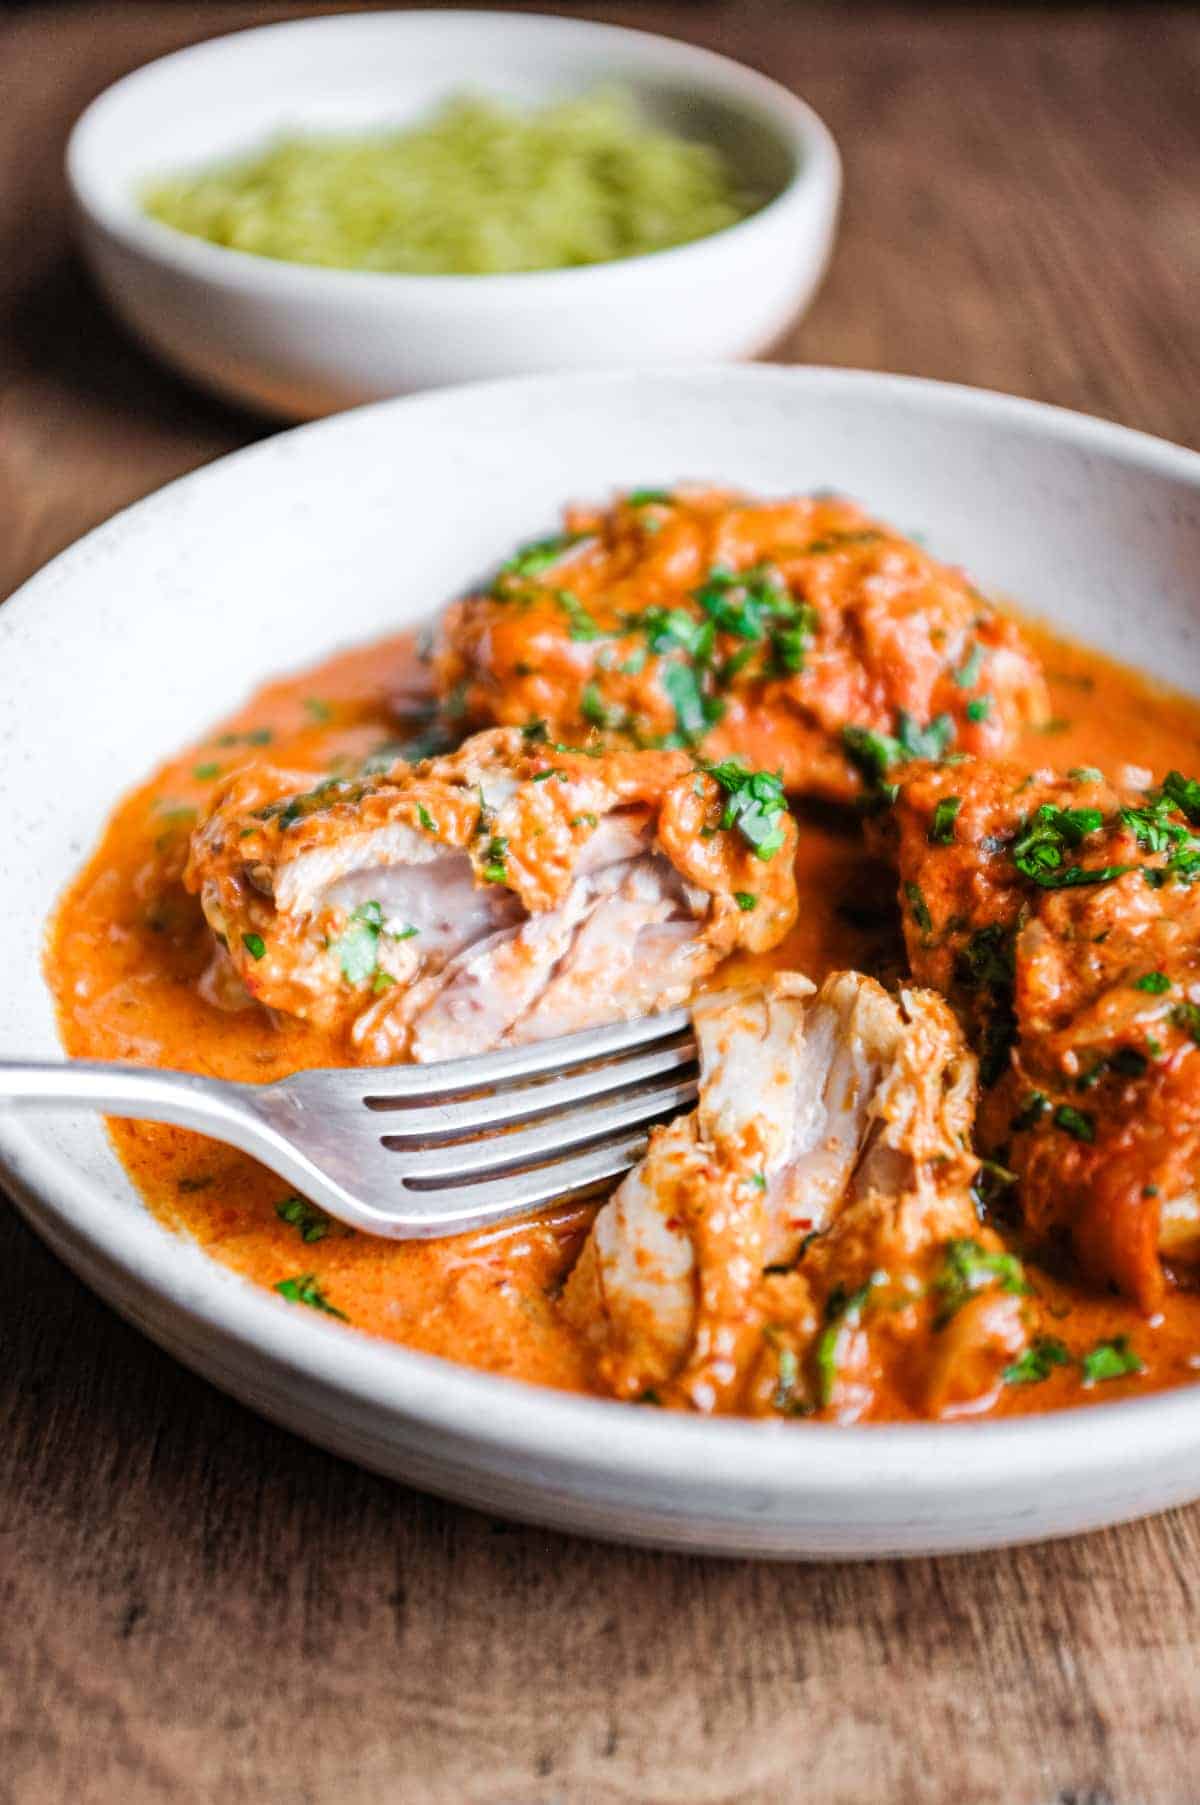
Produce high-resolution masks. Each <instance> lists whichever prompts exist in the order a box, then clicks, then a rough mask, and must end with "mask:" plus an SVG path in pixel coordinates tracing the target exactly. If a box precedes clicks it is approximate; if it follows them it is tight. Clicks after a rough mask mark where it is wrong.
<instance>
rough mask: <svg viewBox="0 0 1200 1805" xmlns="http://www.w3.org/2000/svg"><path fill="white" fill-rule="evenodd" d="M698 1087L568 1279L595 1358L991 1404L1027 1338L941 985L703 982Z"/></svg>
mask: <svg viewBox="0 0 1200 1805" xmlns="http://www.w3.org/2000/svg"><path fill="white" fill-rule="evenodd" d="M694 1014H695V1020H696V1027H697V1033H698V1037H699V1042H700V1048H701V1059H702V1065H701V1088H700V1102H699V1107H698V1108H697V1110H696V1111H695V1113H694V1114H693V1115H691V1116H688V1117H686V1118H682V1119H677V1120H676V1121H674V1122H672V1123H671V1124H670V1125H669V1126H668V1127H666V1128H663V1129H660V1130H658V1131H657V1132H656V1133H655V1135H654V1137H653V1139H652V1142H651V1146H650V1150H649V1152H648V1154H647V1156H646V1158H645V1159H644V1160H643V1162H642V1163H641V1165H640V1166H638V1167H637V1168H636V1169H635V1170H634V1171H632V1172H631V1173H630V1174H629V1176H628V1177H627V1178H626V1179H625V1180H624V1182H623V1183H622V1185H621V1186H620V1188H619V1189H618V1191H617V1192H616V1194H615V1196H614V1197H613V1198H612V1200H611V1201H610V1202H609V1203H608V1204H607V1205H606V1206H605V1208H604V1209H602V1210H601V1212H600V1214H599V1216H598V1217H597V1219H596V1223H595V1226H594V1228H593V1230H592V1233H591V1236H590V1238H589V1240H588V1242H587V1244H586V1246H585V1248H584V1250H583V1254H582V1255H581V1257H580V1260H579V1263H578V1265H577V1266H576V1268H575V1271H574V1273H573V1275H572V1277H571V1280H570V1282H569V1284H568V1287H567V1293H566V1308H567V1311H568V1314H569V1316H570V1318H571V1320H572V1322H573V1323H574V1324H575V1325H576V1327H577V1328H578V1329H579V1331H580V1332H581V1333H582V1334H583V1335H584V1337H585V1338H586V1340H587V1342H588V1344H589V1346H590V1347H591V1349H592V1352H593V1357H594V1359H595V1363H596V1371H597V1374H598V1377H599V1379H600V1382H601V1383H602V1384H603V1385H604V1386H605V1387H606V1388H607V1389H608V1390H610V1391H611V1392H612V1393H613V1394H614V1395H616V1396H617V1397H624V1398H629V1399H636V1398H641V1399H643V1400H645V1399H646V1398H647V1396H649V1398H650V1400H651V1401H657V1402H674V1403H683V1404H686V1405H687V1406H689V1407H691V1408H693V1409H699V1410H704V1411H713V1410H740V1411H743V1412H750V1413H752V1414H756V1415H770V1414H780V1415H784V1416H809V1415H814V1414H822V1413H824V1414H828V1415H830V1416H832V1417H833V1418H835V1419H838V1420H846V1421H849V1420H854V1419H856V1418H859V1417H863V1416H869V1415H870V1413H871V1410H872V1407H873V1405H874V1403H875V1401H876V1398H877V1394H878V1393H879V1392H880V1390H881V1389H883V1388H884V1387H886V1388H887V1389H888V1390H889V1392H894V1391H896V1390H899V1391H900V1392H901V1393H902V1394H903V1393H907V1394H909V1397H910V1404H911V1407H912V1408H913V1410H914V1411H915V1412H916V1413H919V1414H927V1415H934V1416H945V1415H954V1414H960V1413H963V1412H967V1411H971V1410H975V1409H983V1408H986V1407H987V1404H988V1403H989V1402H990V1401H991V1399H993V1398H994V1397H995V1395H996V1392H997V1390H998V1389H999V1387H1000V1385H1001V1383H1002V1378H1003V1373H1004V1371H1005V1369H1006V1368H1008V1367H1009V1366H1010V1365H1011V1364H1012V1363H1013V1362H1014V1361H1015V1360H1016V1359H1018V1358H1019V1356H1020V1355H1021V1353H1022V1352H1023V1350H1024V1349H1025V1346H1026V1343H1027V1339H1028V1336H1029V1330H1030V1324H1031V1321H1032V1310H1031V1306H1030V1301H1029V1298H1028V1295H1027V1288H1026V1285H1025V1282H1024V1278H1023V1275H1022V1272H1021V1267H1020V1263H1019V1261H1017V1260H1016V1259H1015V1258H1014V1257H1013V1256H1012V1255H1011V1254H1008V1253H1006V1252H1005V1250H1004V1248H1003V1246H1002V1244H1001V1243H1000V1241H999V1240H998V1239H997V1238H996V1237H995V1236H993V1235H992V1234H991V1233H990V1232H989V1231H988V1230H986V1229H982V1228H981V1227H980V1225H979V1220H978V1216H977V1213H976V1207H975V1202H974V1198H973V1195H972V1183H973V1180H974V1179H975V1176H976V1173H977V1170H978V1164H979V1162H978V1161H977V1160H976V1158H975V1157H974V1155H973V1154H972V1153H971V1151H970V1142H971V1130H972V1124H973V1117H974V1110H975V1079H976V1066H975V1061H974V1059H973V1058H972V1056H971V1054H970V1053H969V1052H968V1050H967V1047H966V1044H965V1041H964V1039H963V1036H962V1032H961V1030H960V1028H959V1027H958V1025H957V1023H956V1022H955V1020H954V1017H953V1015H952V1014H951V1012H950V1010H949V1009H948V1008H947V1007H946V1005H945V1003H944V1002H943V1001H942V1000H941V998H940V997H937V996H935V995H933V994H932V993H930V992H928V991H919V990H905V991H902V992H901V994H900V995H899V996H890V995H888V993H887V992H886V991H884V990H883V989H882V988H881V986H880V985H879V984H877V983H876V982H875V980H874V979H873V978H868V977H864V976H862V975H861V974H860V973H858V972H837V973H834V974H833V975H832V976H830V977H829V978H827V979H826V981H825V982H824V984H822V986H821V987H820V989H819V990H815V989H814V986H813V985H812V984H811V983H810V982H809V981H808V980H807V979H805V978H803V977H800V976H799V975H798V974H793V973H780V974H778V975H776V977H775V978H774V979H773V980H772V982H771V983H770V984H769V985H768V986H767V987H766V988H765V989H758V990H752V991H746V992H741V993H731V994H725V995H722V994H719V993H718V994H716V995H710V996H709V997H706V998H704V999H702V1000H701V1001H700V1003H699V1004H697V1005H696V1007H695V1010H694Z"/></svg>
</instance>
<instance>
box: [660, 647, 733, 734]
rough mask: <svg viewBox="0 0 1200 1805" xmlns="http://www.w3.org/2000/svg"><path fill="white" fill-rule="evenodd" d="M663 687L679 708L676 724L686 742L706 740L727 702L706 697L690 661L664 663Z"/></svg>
mask: <svg viewBox="0 0 1200 1805" xmlns="http://www.w3.org/2000/svg"><path fill="white" fill-rule="evenodd" d="M661 681H662V686H663V688H664V689H665V690H666V692H667V695H668V696H669V697H670V699H671V706H672V708H674V710H675V725H676V729H677V731H678V734H679V738H680V739H681V740H682V742H683V743H684V745H688V746H690V745H693V744H694V743H695V741H696V740H698V739H702V738H703V737H704V735H705V734H706V733H707V732H708V729H709V728H710V727H713V726H715V725H716V723H717V722H718V721H719V720H720V718H721V716H722V715H723V714H724V712H725V704H724V703H723V702H720V701H718V700H717V698H716V697H714V696H706V695H705V693H704V691H703V689H702V688H701V686H700V679H699V677H698V675H697V673H696V671H695V670H694V669H693V668H692V666H691V665H690V664H678V663H676V662H674V661H671V662H670V663H668V664H666V665H664V667H663V672H662V679H661Z"/></svg>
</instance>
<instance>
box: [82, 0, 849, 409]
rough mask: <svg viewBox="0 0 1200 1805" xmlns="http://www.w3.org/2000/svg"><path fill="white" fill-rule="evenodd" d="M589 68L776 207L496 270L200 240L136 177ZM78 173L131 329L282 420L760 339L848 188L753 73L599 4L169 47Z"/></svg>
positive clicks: (240, 36)
mask: <svg viewBox="0 0 1200 1805" xmlns="http://www.w3.org/2000/svg"><path fill="white" fill-rule="evenodd" d="M598 85H609V86H617V87H620V88H623V89H625V90H626V91H628V92H629V93H630V94H632V95H633V96H634V98H635V100H636V102H637V104H638V106H639V109H640V110H641V112H642V113H643V114H644V115H645V116H646V117H648V118H649V119H651V120H653V121H654V122H655V123H657V124H659V125H664V126H666V127H667V128H668V129H669V130H673V131H675V132H678V133H680V134H681V135H683V136H685V137H691V138H698V139H700V140H702V141H704V142H708V143H712V144H715V145H717V146H718V147H719V148H720V149H722V150H723V151H724V152H725V153H726V155H727V156H728V158H729V160H730V162H731V163H732V164H733V166H734V168H735V169H736V170H737V171H738V172H739V175H740V176H741V177H742V179H743V180H744V181H745V182H746V183H747V184H748V185H749V186H750V187H752V188H753V189H755V190H756V191H758V192H759V193H761V194H763V195H765V196H767V197H769V198H768V200H767V204H766V205H764V206H763V207H761V208H760V209H759V211H758V212H757V213H754V214H752V215H751V216H750V217H749V218H747V219H744V220H742V221H740V222H739V223H738V224H737V225H734V226H730V227H728V228H727V229H726V230H724V231H722V232H716V233H713V234H712V235H711V236H710V237H707V238H701V239H697V240H696V241H695V242H694V243H692V244H686V245H680V246H677V247H676V248H674V249H671V250H666V251H656V252H655V253H654V254H653V255H651V256H644V257H627V258H623V259H621V260H620V261H618V262H613V263H601V264H593V265H590V266H587V267H584V268H579V269H565V270H537V271H530V272H522V273H520V274H514V275H495V276H479V275H476V276H406V275H390V274H375V273H372V272H369V271H363V270H337V269H316V268H313V267H311V266H306V265H303V264H296V263H280V262H275V261H272V260H271V259H269V258H266V257H253V256H248V255H246V254H245V253H244V252H241V251H230V250H227V249H225V248H224V247H222V246H219V245H213V244H208V243H206V242H205V241H204V240H202V239H198V238H189V237H187V236H186V235H185V234H184V233H182V232H176V231H172V230H171V228H170V227H168V226H165V225H162V224H161V223H160V222H159V221H157V220H153V219H148V218H147V217H146V216H145V214H144V213H143V212H142V210H141V207H140V205H139V201H138V193H139V190H140V189H141V187H142V186H143V184H144V183H146V182H147V181H151V180H153V179H154V178H156V177H158V176H161V175H163V174H166V173H169V172H171V171H173V170H175V169H186V168H189V167H192V166H197V165H200V164H204V163H207V162H209V161H212V160H214V159H217V158H220V157H224V156H228V155H231V154H235V153H236V152H238V151H239V150H243V149H247V148H253V147H256V146H257V145H259V144H261V143H263V142H264V141H265V140H266V139H268V138H270V137H271V136H273V135H274V134H276V133H278V132H280V131H284V130H291V131H294V130H297V129H301V130H321V131H331V130H332V131H353V132H361V131H364V130H371V129H375V128H377V127H381V126H385V125H402V124H405V123H407V122H408V121H410V120H412V119H414V118H417V117H422V116H425V115H427V114H428V113H429V112H430V111H432V110H433V109H434V108H436V107H437V106H438V105H439V104H440V103H441V102H443V101H444V100H446V99H447V98H448V97H449V96H450V95H452V94H456V93H462V92H463V91H464V90H470V91H473V92H478V93H482V94H488V95H495V96H499V97H500V98H502V99H504V100H507V101H511V102H514V103H516V104H517V105H519V106H522V107H531V106H532V107H536V106H540V105H544V104H545V103H546V102H547V101H549V100H551V99H559V98H564V97H568V96H571V95H575V94H580V93H587V92H590V91H593V90H594V89H595V88H596V87H597V86H598ZM67 175H68V179H69V181H70V184H71V190H72V193H73V195H74V198H75V202H76V206H77V209H78V213H79V220H80V227H81V232H82V238H83V246H84V250H85V252H86V253H87V256H88V258H89V261H90V262H91V264H92V267H93V269H94V270H95V273H96V276H97V278H98V280H99V282H100V284H101V286H102V287H103V289H104V290H105V292H106V293H107V295H108V297H109V299H110V300H111V302H112V304H113V306H114V307H115V308H116V309H117V311H118V312H119V313H120V314H122V315H123V316H124V318H125V319H126V320H127V321H128V323H129V324H130V325H131V326H132V327H133V329H134V331H135V332H137V333H138V335H139V337H141V338H142V339H143V340H145V342H146V343H147V344H148V345H150V346H151V347H152V348H153V349H154V350H156V351H158V352H159V353H160V354H161V355H162V356H164V357H166V358H169V359H170V361H171V362H173V363H176V364H178V365H179V366H180V368H182V369H183V370H185V371H186V372H187V373H188V374H189V375H191V376H194V377H197V378H198V379H199V380H201V381H202V382H205V383H207V384H208V385H209V386H210V387H212V388H216V389H218V390H220V391H221V392H222V393H224V394H227V395H232V396H234V397H235V398H237V399H240V400H243V401H248V402H250V403H251V405H252V406H255V407H259V408H265V409H267V410H269V411H270V412H272V413H277V414H282V415H284V416H286V417H287V418H290V419H307V418H311V417H313V416H314V415H317V414H322V413H331V412H333V411H334V410H335V409H337V408H341V407H353V406H354V405H355V404H356V403H358V402H362V401H373V400H377V399H379V398H381V397H383V396H386V395H399V394H407V393H409V392H411V391H413V390H415V389H423V388H431V387H434V386H436V385H439V384H442V383H448V382H469V381H472V380H475V379H480V378H484V377H493V376H518V375H523V374H525V373H527V372H530V371H535V370H570V369H598V368H606V369H617V368H625V367H628V366H630V365H637V364H646V363H651V362H661V363H681V364H686V363H696V362H698V361H707V360H710V359H712V358H717V357H750V356H753V355H755V354H756V353H757V352H760V351H762V350H763V349H764V347H766V346H767V345H769V344H771V343H772V342H773V340H774V339H775V338H776V337H778V335H779V334H780V333H781V332H782V330H783V329H784V327H785V326H786V325H787V324H788V322H789V320H790V319H791V318H792V317H793V316H794V315H795V314H797V313H798V312H799V311H800V309H801V308H802V307H804V306H805V305H806V304H807V302H808V300H809V299H810V297H811V295H812V293H813V291H814V290H815V288H816V286H817V283H818V282H819V281H820V279H821V276H822V274H823V272H824V269H825V265H826V262H827V260H828V257H829V251H830V246H831V244H832V242H833V232H834V225H835V221H836V218H837V209H838V199H839V194H840V190H841V165H840V162H839V159H838V153H837V149H836V147H835V145H834V142H833V139H832V138H831V137H830V135H829V132H828V131H827V130H826V128H825V126H824V125H823V124H822V122H821V120H820V119H818V117H817V115H816V114H815V113H814V112H813V111H812V109H811V107H808V106H806V105H805V104H804V102H803V101H801V100H798V99H797V98H796V96H795V95H794V94H790V93H789V92H788V90H787V89H786V88H782V87H780V86H779V84H778V83H776V82H773V81H769V80H768V79H767V77H766V76H764V75H759V74H758V73H757V72H756V71H755V70H753V69H746V68H743V67H742V65H741V64H739V63H734V62H730V60H729V59H728V58H727V57H722V56H714V55H713V54H712V52H711V51H707V50H701V49H698V48H697V47H696V46H695V45H691V44H680V43H676V42H675V41H674V40H673V39H670V38H662V37H655V36H652V35H651V34H650V33H648V32H643V31H626V30H624V29H622V28H621V27H618V26H613V25H600V24H597V23H594V22H593V21H591V20H588V19H564V18H547V17H542V16H540V15H537V14H523V15H521V14H512V13H488V12H459V11H453V12H437V11H416V12H397V13H387V12H384V13H378V12H367V13H352V14H341V15H339V16H336V17H332V18H324V19H302V20H297V21H292V22H289V23H285V24H279V25H267V26H263V27H260V28H259V29H257V30H254V31H241V32H235V33H233V34H232V35H231V36H229V37H223V38H217V39H214V40H212V41H211V42H209V43H205V44H198V45H195V46H194V47H193V48H191V49H189V50H181V51H178V52H176V54H175V55H173V56H167V57H163V58H161V59H160V60H159V61H158V62H155V63H151V64H149V65H148V66H147V67H146V68H144V69H138V70H136V71H135V72H134V73H133V74H132V75H129V76H126V77H125V79H124V80H123V81H119V82H117V83H116V84H115V85H114V86H113V87H111V88H109V89H108V90H107V92H106V93H104V94H102V95H101V96H100V98H99V99H98V100H96V101H94V102H93V103H92V105H91V106H90V107H89V108H88V109H87V111H86V112H85V113H84V115H83V117H82V118H81V119H80V121H79V123H78V125H77V126H76V127H75V130H74V132H73V133H72V135H71V141H70V145H69V147H68V151H67Z"/></svg>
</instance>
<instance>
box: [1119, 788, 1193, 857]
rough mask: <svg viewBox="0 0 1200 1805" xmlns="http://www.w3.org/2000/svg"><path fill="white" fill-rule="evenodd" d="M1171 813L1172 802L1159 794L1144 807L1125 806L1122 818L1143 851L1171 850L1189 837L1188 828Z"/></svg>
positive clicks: (1121, 814)
mask: <svg viewBox="0 0 1200 1805" xmlns="http://www.w3.org/2000/svg"><path fill="white" fill-rule="evenodd" d="M1171 814H1172V810H1171V804H1170V802H1169V801H1168V800H1167V798H1166V797H1163V796H1159V797H1158V798H1156V799H1152V800H1151V801H1149V802H1147V803H1146V804H1145V806H1144V807H1142V808H1123V809H1122V810H1121V813H1120V820H1121V822H1122V823H1123V825H1124V826H1125V827H1127V828H1128V829H1129V830H1130V832H1131V833H1132V834H1133V837H1134V839H1135V840H1136V841H1137V843H1138V845H1139V846H1140V847H1141V849H1142V851H1143V852H1170V851H1171V850H1172V849H1173V848H1174V847H1176V846H1178V845H1180V843H1181V842H1182V841H1184V840H1186V839H1187V838H1188V832H1187V829H1186V828H1185V827H1184V826H1183V825H1182V823H1181V822H1179V821H1173V820H1172V819H1171Z"/></svg>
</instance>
